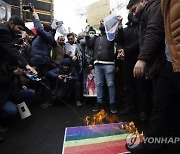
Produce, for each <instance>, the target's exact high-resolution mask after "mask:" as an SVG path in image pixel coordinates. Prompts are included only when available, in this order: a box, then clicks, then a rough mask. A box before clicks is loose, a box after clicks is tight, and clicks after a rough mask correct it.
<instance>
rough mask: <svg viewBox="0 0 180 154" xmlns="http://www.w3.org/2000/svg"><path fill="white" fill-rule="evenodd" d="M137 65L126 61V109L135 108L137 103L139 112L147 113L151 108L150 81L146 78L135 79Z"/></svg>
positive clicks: (124, 68)
mask: <svg viewBox="0 0 180 154" xmlns="http://www.w3.org/2000/svg"><path fill="white" fill-rule="evenodd" d="M134 66H135V64H134V63H130V62H126V61H124V64H123V78H124V87H125V99H126V101H125V104H124V106H125V107H129V108H134V107H135V105H136V102H137V107H138V111H144V112H147V111H148V108H149V106H150V93H149V90H148V89H149V88H148V83H147V82H148V81H147V80H146V79H145V78H139V79H137V78H134V76H133V69H134Z"/></svg>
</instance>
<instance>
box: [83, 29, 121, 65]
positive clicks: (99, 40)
mask: <svg viewBox="0 0 180 154" xmlns="http://www.w3.org/2000/svg"><path fill="white" fill-rule="evenodd" d="M117 35H118V32H117ZM117 35H116V36H117ZM116 40H117V38H115V39H114V40H113V41H108V39H107V36H106V34H105V33H103V34H100V35H99V36H95V37H94V38H93V39H91V38H90V37H89V36H86V44H87V47H88V48H90V49H93V50H94V51H93V61H94V60H99V61H108V62H114V60H115V54H114V43H115V42H116Z"/></svg>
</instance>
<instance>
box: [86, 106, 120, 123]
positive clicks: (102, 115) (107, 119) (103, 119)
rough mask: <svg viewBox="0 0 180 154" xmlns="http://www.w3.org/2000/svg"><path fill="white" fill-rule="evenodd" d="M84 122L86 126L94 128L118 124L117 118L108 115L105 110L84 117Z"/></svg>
mask: <svg viewBox="0 0 180 154" xmlns="http://www.w3.org/2000/svg"><path fill="white" fill-rule="evenodd" d="M85 122H86V125H87V126H94V125H99V124H104V123H115V122H120V120H119V118H118V117H117V116H115V115H109V114H108V113H106V112H105V110H103V109H102V110H100V111H99V112H98V113H96V114H94V115H93V116H92V117H90V116H86V117H85Z"/></svg>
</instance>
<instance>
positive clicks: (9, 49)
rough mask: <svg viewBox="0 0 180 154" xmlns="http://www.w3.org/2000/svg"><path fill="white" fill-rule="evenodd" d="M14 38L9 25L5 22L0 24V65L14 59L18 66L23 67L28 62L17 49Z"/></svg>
mask: <svg viewBox="0 0 180 154" xmlns="http://www.w3.org/2000/svg"><path fill="white" fill-rule="evenodd" d="M14 39H15V36H14V34H13V32H12V30H11V29H10V27H9V25H8V24H7V23H6V24H0V65H3V64H4V63H10V62H11V61H12V60H15V61H16V62H17V63H18V64H19V65H20V66H22V67H24V66H26V65H27V64H28V62H27V60H26V59H25V58H23V56H22V55H21V54H20V52H19V51H18V50H17V48H16V46H15V45H14Z"/></svg>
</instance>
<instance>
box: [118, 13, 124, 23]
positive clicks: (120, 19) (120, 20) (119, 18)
mask: <svg viewBox="0 0 180 154" xmlns="http://www.w3.org/2000/svg"><path fill="white" fill-rule="evenodd" d="M117 19H118V21H119V25H122V20H123V18H122V17H121V16H120V15H119V16H117Z"/></svg>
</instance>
